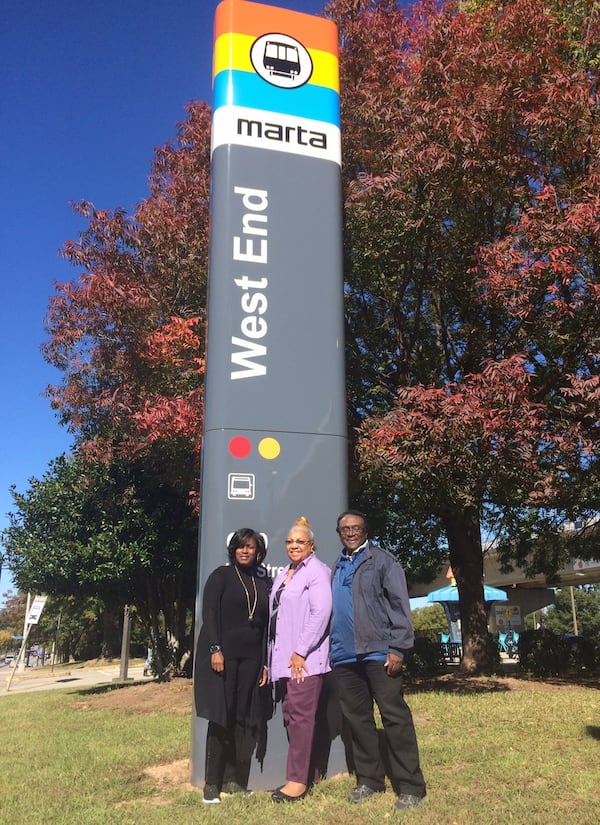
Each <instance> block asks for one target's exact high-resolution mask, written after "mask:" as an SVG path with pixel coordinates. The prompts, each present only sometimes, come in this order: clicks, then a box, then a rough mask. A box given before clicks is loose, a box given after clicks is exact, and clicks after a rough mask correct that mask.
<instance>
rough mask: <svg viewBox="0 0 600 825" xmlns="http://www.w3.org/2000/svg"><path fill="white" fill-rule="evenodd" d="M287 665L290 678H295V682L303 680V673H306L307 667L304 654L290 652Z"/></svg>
mask: <svg viewBox="0 0 600 825" xmlns="http://www.w3.org/2000/svg"><path fill="white" fill-rule="evenodd" d="M288 667H289V669H290V678H291V679H295V680H296V681H297V682H303V681H304V674H305V673H306V674H308V668H307V667H306V664H305V662H304V656H300V654H299V653H292V655H291V657H290V663H289V665H288Z"/></svg>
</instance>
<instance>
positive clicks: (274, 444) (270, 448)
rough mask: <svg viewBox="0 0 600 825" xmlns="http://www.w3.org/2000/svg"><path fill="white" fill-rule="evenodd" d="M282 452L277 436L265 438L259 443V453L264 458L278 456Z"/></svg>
mask: <svg viewBox="0 0 600 825" xmlns="http://www.w3.org/2000/svg"><path fill="white" fill-rule="evenodd" d="M280 452H281V444H280V443H279V441H277V440H276V439H275V438H263V439H262V441H260V442H259V444H258V453H259V455H261V456H262V457H263V458H269V459H271V458H277V456H278V455H279V453H280Z"/></svg>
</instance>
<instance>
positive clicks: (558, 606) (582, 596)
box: [545, 584, 600, 645]
mask: <svg viewBox="0 0 600 825" xmlns="http://www.w3.org/2000/svg"><path fill="white" fill-rule="evenodd" d="M573 598H574V601H575V615H576V619H577V632H578V634H579V635H580V636H585V637H586V638H588V639H591V640H592V641H594V642H595V644H596V645H600V585H597V584H596V585H588V586H585V587H576V588H575V589H574V590H573ZM545 625H546V628H547V629H548V630H551V631H552V632H553V633H573V632H574V630H575V628H574V623H573V605H572V603H571V591H570V588H568V587H563V588H561V589H560V590H557V592H556V602H555V603H554V604H553V605H552V606H551V607H549V608H548V609H547V610H546V614H545Z"/></svg>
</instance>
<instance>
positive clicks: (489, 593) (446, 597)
mask: <svg viewBox="0 0 600 825" xmlns="http://www.w3.org/2000/svg"><path fill="white" fill-rule="evenodd" d="M483 598H484V601H485V604H486V607H487V614H488V616H489V615H490V611H491V609H492V603H493V602H507V601H508V596H507V595H506V593H505V592H504V590H499V589H498V588H497V587H491V586H490V585H489V584H484V586H483ZM427 601H428V602H438V603H439V604H441V605H442V607H443V608H444V613H445V614H446V618H447V619H448V626H449V628H450V641H452V642H459V643H460V642H461V634H460V626H459V620H460V611H459V609H458V587H457V586H456V585H455V584H449V585H447V586H446V587H440V589H439V590H432V591H431V593H428V594H427Z"/></svg>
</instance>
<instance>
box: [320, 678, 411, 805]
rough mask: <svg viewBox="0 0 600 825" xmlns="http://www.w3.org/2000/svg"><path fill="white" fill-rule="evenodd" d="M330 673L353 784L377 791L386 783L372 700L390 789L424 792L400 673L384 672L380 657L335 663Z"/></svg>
mask: <svg viewBox="0 0 600 825" xmlns="http://www.w3.org/2000/svg"><path fill="white" fill-rule="evenodd" d="M333 673H334V677H335V680H336V685H337V689H338V695H339V700H340V706H341V709H342V713H343V715H344V719H345V722H346V724H347V726H348V728H349V732H350V737H351V743H352V756H353V760H354V768H355V770H356V777H357V782H358V784H359V785H367V786H368V787H369V788H373V790H376V791H379V790H383V789H384V788H385V773H386V771H385V767H384V761H383V758H382V754H381V749H380V747H379V732H378V730H377V727H376V724H375V717H374V707H373V701H375V702H377V707H378V708H379V712H380V714H381V721H382V722H383V729H384V734H385V740H386V745H387V755H386V756H387V758H386V761H387V762H388V771H389V775H390V779H391V782H392V786H393V788H394V790H395V791H396V793H398V794H401V793H408V794H414V795H415V796H425V779H424V778H423V774H422V772H421V768H420V765H419V748H418V745H417V737H416V734H415V726H414V723H413V718H412V713H411V712H410V708H409V707H408V705H407V704H406V702H405V701H404V693H403V689H402V676H401V675H398V676H388V675H387V671H386V670H385V668H384V667H383V662H357V663H355V664H350V665H339V666H338V667H336V668H334V670H333Z"/></svg>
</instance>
